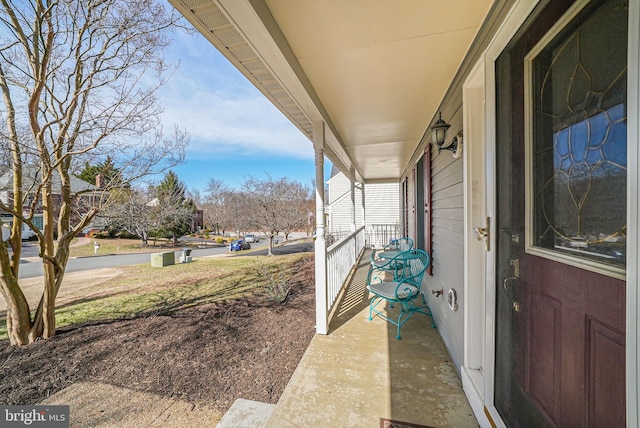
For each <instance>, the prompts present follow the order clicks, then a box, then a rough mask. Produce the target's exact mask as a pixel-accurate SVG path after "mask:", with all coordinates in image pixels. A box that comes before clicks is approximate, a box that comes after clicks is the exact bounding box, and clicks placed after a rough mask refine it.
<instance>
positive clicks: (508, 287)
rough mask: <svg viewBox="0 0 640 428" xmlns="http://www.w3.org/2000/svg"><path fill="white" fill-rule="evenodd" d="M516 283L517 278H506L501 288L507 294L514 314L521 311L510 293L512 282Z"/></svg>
mask: <svg viewBox="0 0 640 428" xmlns="http://www.w3.org/2000/svg"><path fill="white" fill-rule="evenodd" d="M517 281H518V278H517V277H515V276H508V277H506V278H505V279H504V280H503V281H502V288H504V291H505V292H506V293H507V296H508V297H509V299H511V307H512V308H513V310H514V311H516V312H520V311H521V310H522V306H521V305H520V302H518V301H517V300H514V298H513V293H512V287H513V286H512V285H511V284H512V283H513V282H517ZM507 285H508V286H507Z"/></svg>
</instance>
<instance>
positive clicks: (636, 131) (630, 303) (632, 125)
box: [626, 0, 640, 427]
mask: <svg viewBox="0 0 640 428" xmlns="http://www.w3.org/2000/svg"><path fill="white" fill-rule="evenodd" d="M628 46H629V50H628V69H627V76H628V77H627V78H628V83H627V94H628V98H627V103H628V114H627V171H628V173H627V174H628V178H627V180H628V181H627V200H628V203H627V207H628V208H627V302H626V304H627V325H626V330H627V331H626V352H627V354H626V364H627V367H626V372H627V375H626V380H627V406H626V407H627V426H628V427H637V426H640V414H639V413H640V412H639V410H638V399H640V391H639V385H640V371H639V370H638V365H640V329H639V328H638V324H639V323H640V318H639V315H638V311H639V309H640V293H638V288H639V285H640V284H639V281H640V278H638V270H639V268H640V266H639V261H638V257H639V256H640V238H639V231H640V203H639V202H638V195H639V193H638V192H639V191H640V174H639V173H638V168H639V167H640V150H639V148H638V144H639V142H640V124H639V120H640V119H639V117H638V116H640V107H639V106H640V84H639V82H638V76H639V75H640V74H639V73H640V2H638V1H633V0H630V1H629V42H628Z"/></svg>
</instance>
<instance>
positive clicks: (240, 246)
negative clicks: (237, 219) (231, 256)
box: [229, 239, 251, 251]
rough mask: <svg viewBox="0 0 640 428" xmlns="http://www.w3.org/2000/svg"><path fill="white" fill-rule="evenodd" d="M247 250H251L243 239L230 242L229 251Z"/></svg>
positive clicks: (249, 245)
mask: <svg viewBox="0 0 640 428" xmlns="http://www.w3.org/2000/svg"><path fill="white" fill-rule="evenodd" d="M249 248H251V244H249V243H248V242H247V241H245V240H244V239H236V240H235V241H232V242H231V245H230V246H229V251H241V250H248V249H249Z"/></svg>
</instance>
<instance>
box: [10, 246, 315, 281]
mask: <svg viewBox="0 0 640 428" xmlns="http://www.w3.org/2000/svg"><path fill="white" fill-rule="evenodd" d="M293 238H297V237H295V236H294V237H292V238H291V239H293ZM185 241H186V240H185ZM283 241H284V238H283V237H281V236H280V237H278V242H279V245H277V246H275V247H274V249H273V253H274V254H276V255H279V254H292V253H297V252H305V251H313V242H304V243H296V241H285V242H283ZM197 242H199V240H196V241H194V243H197ZM267 245H268V241H267V240H265V239H263V240H261V241H260V242H258V243H253V244H251V251H240V252H236V253H233V255H237V256H243V255H255V256H260V255H266V254H267ZM254 249H260V251H253V250H254ZM158 251H168V250H167V249H158ZM174 252H175V256H176V260H180V255H181V254H182V249H180V248H178V249H174ZM226 253H229V247H226V246H225V247H211V248H194V249H192V250H191V257H192V258H193V259H194V260H195V259H196V258H198V257H208V256H215V255H220V254H226ZM150 260H151V253H150V252H144V253H132V254H104V255H100V254H99V253H98V255H96V256H89V257H75V258H70V259H69V262H68V263H67V269H66V272H67V273H72V272H82V271H87V270H94V269H105V268H114V267H118V266H129V265H137V264H142V263H150ZM42 275H43V273H42V261H41V260H40V258H38V257H37V248H36V247H35V245H33V243H25V245H24V246H23V258H22V259H21V260H20V273H19V278H20V279H24V278H33V277H39V276H42Z"/></svg>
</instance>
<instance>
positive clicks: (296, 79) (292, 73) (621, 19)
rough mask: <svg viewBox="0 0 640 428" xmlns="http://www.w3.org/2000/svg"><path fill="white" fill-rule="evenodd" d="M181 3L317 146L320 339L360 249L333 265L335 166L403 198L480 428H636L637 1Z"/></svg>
mask: <svg viewBox="0 0 640 428" xmlns="http://www.w3.org/2000/svg"><path fill="white" fill-rule="evenodd" d="M170 3H172V4H173V5H174V6H175V7H176V8H177V9H178V10H179V11H180V12H181V13H182V14H183V15H185V17H186V18H187V19H188V20H189V21H191V22H192V23H193V24H194V26H195V28H196V29H197V30H198V31H200V32H201V33H202V34H203V35H204V36H205V37H206V38H207V39H208V40H209V41H210V42H211V43H212V44H213V45H214V46H215V47H216V48H217V49H218V50H219V51H220V52H221V53H222V54H223V55H224V56H225V57H226V58H227V59H228V60H229V61H230V62H231V63H232V64H233V65H234V66H235V67H236V68H237V69H238V70H239V71H240V72H241V73H243V74H244V75H245V76H246V77H247V78H248V79H249V80H250V81H251V82H252V83H253V84H254V85H255V86H256V87H257V88H258V89H259V90H260V91H261V92H262V93H263V94H264V95H265V96H266V97H267V98H268V99H269V100H270V101H271V102H272V103H273V104H274V105H275V106H276V107H278V108H279V109H280V110H281V111H282V112H283V114H284V115H285V116H286V117H287V118H288V119H289V120H290V121H291V122H292V123H293V124H294V125H295V126H297V127H298V129H299V130H300V131H301V132H302V133H303V134H304V135H305V136H307V138H308V139H309V140H310V141H311V143H312V145H313V150H314V155H315V164H316V186H317V187H318V188H317V190H316V198H317V199H318V201H317V204H316V213H317V214H316V218H317V220H318V222H320V224H318V231H319V232H318V237H317V239H316V241H315V242H316V247H315V257H316V271H315V272H316V276H315V278H316V305H317V311H316V330H317V332H318V333H319V334H327V333H328V331H329V329H328V322H329V314H330V313H331V312H330V311H331V308H332V307H333V305H334V302H335V301H336V299H337V296H338V295H339V294H340V292H339V291H337V292H336V291H334V287H333V284H334V283H339V282H341V281H344V279H345V278H347V276H348V275H349V273H350V270H349V269H343V268H342V265H344V264H350V265H351V266H353V265H354V264H355V263H356V261H355V256H354V255H353V254H354V253H355V252H356V251H357V250H358V249H361V248H363V247H364V239H362V238H361V231H360V230H359V231H358V234H357V236H355V237H350V238H348V239H349V240H350V242H349V245H342V246H332V252H331V253H327V248H326V241H325V239H324V238H325V237H324V227H323V226H324V225H323V224H322V222H324V216H323V212H324V206H325V201H324V192H323V189H322V186H323V185H324V181H325V179H324V172H323V167H324V158H325V157H327V158H328V159H329V160H330V161H331V162H332V164H334V165H336V166H337V167H338V168H339V169H340V170H341V171H343V172H344V173H345V174H346V175H347V176H349V177H350V182H351V185H352V186H354V185H355V183H364V186H365V188H366V187H367V186H368V185H370V184H373V183H378V182H389V181H395V182H396V183H398V185H399V188H400V198H399V207H400V212H401V213H402V219H401V225H402V231H403V234H406V235H407V236H409V237H411V238H412V239H414V241H415V242H416V246H417V247H418V248H422V249H425V250H427V251H428V252H429V253H431V255H432V267H433V272H432V274H431V275H429V276H427V277H426V278H425V280H424V281H423V283H422V284H421V286H422V290H423V291H424V294H425V295H426V296H427V301H428V304H429V305H430V307H431V310H432V312H433V316H434V319H435V322H436V325H437V326H438V332H439V333H440V335H441V337H442V340H443V342H444V343H445V345H446V347H447V349H448V351H449V354H450V357H451V360H452V361H453V362H454V363H455V365H456V367H457V369H458V370H459V374H460V377H461V379H462V383H463V385H464V390H465V393H466V394H467V397H468V399H469V402H470V403H471V405H472V408H473V410H474V413H475V416H476V418H477V420H478V422H479V424H480V425H481V426H483V427H488V426H509V427H521V426H557V427H586V426H594V427H596V426H607V427H614V426H616V427H619V426H625V425H627V426H630V427H637V426H639V425H640V407H639V402H640V397H639V396H638V395H639V393H638V391H639V390H640V369H639V366H640V328H639V327H640V318H639V316H640V290H639V281H640V279H639V278H640V257H639V254H640V212H639V211H640V208H639V207H640V201H639V199H638V196H639V195H638V189H640V150H639V145H638V140H639V134H640V131H639V129H640V128H639V121H640V113H639V112H640V99H639V98H640V95H639V94H640V87H639V86H640V85H639V82H638V80H639V78H638V76H639V75H640V69H639V68H640V66H639V62H640V61H639V58H640V2H638V1H636V0H633V1H628V0H603V1H596V0H593V1H588V0H576V1H572V0H553V1H544V0H451V1H446V2H444V1H422V2H421V1H408V0H398V1H368V2H354V1H342V2H341V1H325V0H306V1H300V2H292V1H285V0H170ZM201 55H209V53H207V52H201ZM211 114H215V113H213V112H212V113H211ZM440 119H442V121H441V120H440ZM447 122H448V123H447ZM443 131H447V132H443ZM441 136H444V138H443V139H442V140H440V141H438V140H439V137H441ZM441 148H445V149H447V148H450V149H451V150H450V151H449V150H442V151H441V150H440V149H441ZM309 150H311V148H310V149H309ZM389 203H394V201H392V200H390V201H389ZM368 205H369V203H368V201H365V217H368V209H367V206H368ZM354 209H355V208H354ZM318 213H319V215H318ZM338 247H339V248H338ZM354 249H355V250H356V251H354ZM343 250H344V251H345V252H344V255H343V253H340V254H338V255H336V252H341V251H343ZM336 278H337V279H336ZM328 284H331V287H329V286H328ZM449 290H454V291H455V292H456V293H457V298H458V301H457V303H458V304H457V305H451V306H450V305H449V304H448V302H447V299H444V298H442V297H439V294H438V293H432V291H433V292H437V291H444V295H445V296H447V295H448V294H449V293H448V291H449ZM353 334H366V332H354V333H353ZM389 345H390V344H389ZM389 348H391V346H389ZM355 381H356V380H354V382H355ZM326 387H327V389H330V388H331V385H326ZM398 394H400V392H398ZM335 398H336V400H339V399H340V398H339V397H335ZM434 399H435V400H441V401H442V403H443V404H442V405H443V406H446V405H447V404H446V402H447V397H446V396H443V397H433V396H429V397H426V396H424V395H422V393H421V392H418V391H416V392H414V393H413V394H412V395H411V396H410V397H407V398H406V399H404V400H402V403H403V405H408V406H420V405H421V402H425V401H426V400H434ZM407 403H410V404H407ZM355 404H356V403H354V405H355ZM354 407H355V406H354ZM330 412H331V409H330V408H327V409H325V411H324V413H325V414H329V413H330ZM320 423H322V422H318V424H320ZM309 424H311V423H309V421H308V420H305V425H309Z"/></svg>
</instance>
